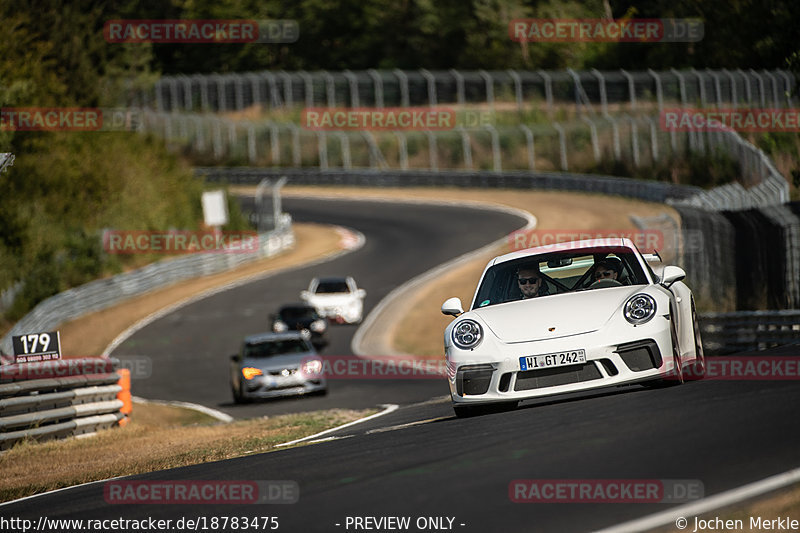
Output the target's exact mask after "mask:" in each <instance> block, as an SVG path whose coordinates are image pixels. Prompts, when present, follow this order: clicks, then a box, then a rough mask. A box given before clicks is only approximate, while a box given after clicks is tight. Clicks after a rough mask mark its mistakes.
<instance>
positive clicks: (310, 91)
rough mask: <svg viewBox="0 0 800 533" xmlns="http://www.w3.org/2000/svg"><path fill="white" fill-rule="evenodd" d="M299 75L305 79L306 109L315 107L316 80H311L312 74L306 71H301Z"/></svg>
mask: <svg viewBox="0 0 800 533" xmlns="http://www.w3.org/2000/svg"><path fill="white" fill-rule="evenodd" d="M299 74H300V77H301V78H302V79H303V87H304V92H305V93H306V94H305V95H304V96H305V101H306V107H314V80H313V79H312V78H311V74H309V73H308V72H306V71H305V70H301V71H300V72H299Z"/></svg>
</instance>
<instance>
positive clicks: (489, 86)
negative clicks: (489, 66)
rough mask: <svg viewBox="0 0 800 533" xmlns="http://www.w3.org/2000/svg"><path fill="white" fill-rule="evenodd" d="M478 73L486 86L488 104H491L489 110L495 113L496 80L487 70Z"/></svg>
mask: <svg viewBox="0 0 800 533" xmlns="http://www.w3.org/2000/svg"><path fill="white" fill-rule="evenodd" d="M478 73H479V74H480V75H481V78H483V81H484V82H485V84H486V102H487V103H488V104H489V109H491V110H492V111H494V78H492V75H491V74H489V73H488V72H486V71H485V70H479V71H478Z"/></svg>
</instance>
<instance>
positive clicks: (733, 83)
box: [722, 68, 739, 109]
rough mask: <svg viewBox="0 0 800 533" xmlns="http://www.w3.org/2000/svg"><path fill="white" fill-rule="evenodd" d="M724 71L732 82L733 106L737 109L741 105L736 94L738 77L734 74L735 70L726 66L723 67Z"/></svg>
mask: <svg viewBox="0 0 800 533" xmlns="http://www.w3.org/2000/svg"><path fill="white" fill-rule="evenodd" d="M722 72H724V73H725V75H726V76H728V81H730V83H731V107H733V108H734V109H736V108H737V107H739V99H738V98H737V94H736V77H735V76H734V75H733V72H731V71H730V70H728V69H725V68H724V69H722Z"/></svg>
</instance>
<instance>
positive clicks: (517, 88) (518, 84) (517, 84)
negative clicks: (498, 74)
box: [506, 69, 523, 113]
mask: <svg viewBox="0 0 800 533" xmlns="http://www.w3.org/2000/svg"><path fill="white" fill-rule="evenodd" d="M506 72H507V73H508V75H509V76H510V77H511V79H512V80H514V97H515V99H516V101H517V111H519V112H520V113H521V112H522V109H523V103H522V78H520V77H519V73H518V72H517V71H516V70H512V69H508V70H506Z"/></svg>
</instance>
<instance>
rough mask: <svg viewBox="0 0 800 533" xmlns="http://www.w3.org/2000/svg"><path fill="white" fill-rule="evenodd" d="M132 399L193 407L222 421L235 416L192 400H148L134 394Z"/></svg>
mask: <svg viewBox="0 0 800 533" xmlns="http://www.w3.org/2000/svg"><path fill="white" fill-rule="evenodd" d="M132 400H133V401H134V402H136V403H152V404H155V405H168V406H170V407H183V408H184V409H191V410H192V411H197V412H199V413H203V414H204V415H208V416H210V417H212V418H216V419H217V420H219V421H220V422H225V423H228V422H233V417H232V416H230V415H228V414H226V413H223V412H222V411H217V410H216V409H212V408H210V407H206V406H205V405H199V404H196V403H190V402H178V401H166V400H148V399H145V398H140V397H138V396H133V398H132Z"/></svg>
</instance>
